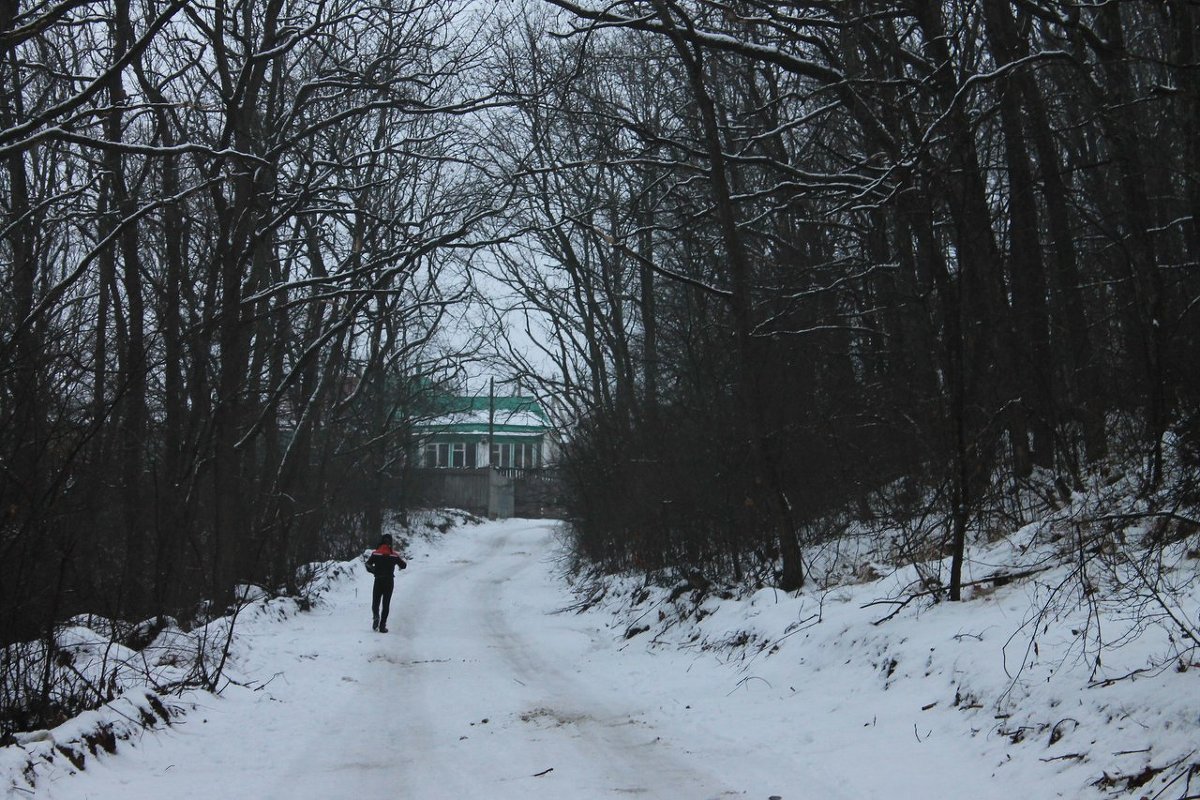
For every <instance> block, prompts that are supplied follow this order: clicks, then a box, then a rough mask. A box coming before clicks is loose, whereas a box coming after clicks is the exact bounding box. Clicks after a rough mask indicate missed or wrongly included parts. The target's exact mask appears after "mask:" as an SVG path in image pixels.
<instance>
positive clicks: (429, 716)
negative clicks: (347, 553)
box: [393, 521, 734, 800]
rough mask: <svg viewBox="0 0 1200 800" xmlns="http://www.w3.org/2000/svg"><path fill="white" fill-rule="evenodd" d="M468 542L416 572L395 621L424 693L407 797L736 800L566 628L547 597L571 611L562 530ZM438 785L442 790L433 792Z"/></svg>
mask: <svg viewBox="0 0 1200 800" xmlns="http://www.w3.org/2000/svg"><path fill="white" fill-rule="evenodd" d="M456 537H457V538H459V541H457V542H454V543H449V542H448V543H447V545H448V547H452V548H454V552H451V553H448V554H447V557H446V558H445V559H444V560H441V563H440V564H438V565H437V566H434V565H430V568H429V569H426V570H421V569H418V570H417V573H419V577H418V574H417V573H414V574H412V575H411V576H406V577H412V578H414V580H411V581H409V582H408V583H407V584H406V585H405V587H404V591H403V592H402V593H401V592H398V595H399V599H400V601H401V602H400V605H399V607H398V609H397V611H394V612H393V613H394V614H395V613H397V612H399V614H400V615H401V616H402V617H403V619H404V622H403V623H402V624H398V625H397V626H396V627H395V630H396V631H397V633H399V634H400V635H401V636H402V637H404V640H405V643H404V645H403V649H404V658H403V659H402V664H403V666H402V669H403V670H404V672H405V677H404V683H405V684H406V686H407V690H406V693H411V694H412V695H414V698H413V704H412V714H413V718H412V720H411V721H412V724H413V731H412V734H411V735H409V736H407V737H406V738H405V742H404V744H403V749H406V750H407V751H408V752H409V753H410V755H411V757H408V758H406V764H405V766H406V772H409V773H410V774H409V776H408V777H407V778H406V780H408V781H410V782H411V785H412V786H413V787H414V791H413V793H411V794H409V795H407V796H411V797H414V798H416V797H428V796H438V797H441V796H445V797H455V798H458V797H486V798H489V800H494V799H495V798H503V797H510V796H511V797H514V798H517V797H520V798H528V797H543V796H544V797H563V796H566V797H573V798H574V797H605V796H621V795H629V794H633V795H641V796H649V797H688V798H711V797H721V796H725V795H728V794H734V793H733V792H729V791H727V787H724V786H722V785H720V783H719V782H718V781H716V780H715V779H714V778H712V777H711V776H709V775H707V774H705V771H704V769H703V767H702V765H699V764H694V763H689V761H688V760H687V758H686V756H685V755H684V754H682V753H679V752H675V751H674V749H673V748H672V746H671V745H670V744H669V743H667V742H664V741H662V740H660V739H659V738H658V737H657V735H656V734H655V732H654V730H653V728H652V727H651V726H649V725H648V724H647V723H645V722H644V721H643V720H641V719H639V718H638V717H639V716H640V714H639V713H638V712H637V709H636V708H633V707H631V706H630V704H629V703H628V701H627V698H626V699H624V701H623V698H622V691H621V687H619V686H616V685H614V684H612V682H611V681H610V680H608V679H607V677H606V676H603V675H597V674H595V670H591V671H589V670H588V669H587V664H586V658H585V655H586V651H587V650H588V649H589V648H590V647H591V646H592V642H591V641H590V640H589V639H588V638H587V636H586V635H585V634H582V633H580V632H578V631H575V630H572V629H571V628H570V627H569V626H567V625H556V624H554V617H553V616H552V612H553V611H554V610H555V605H548V604H547V603H546V602H545V601H546V600H548V599H549V600H551V601H552V602H554V603H556V604H557V606H558V607H561V606H562V605H563V600H564V598H562V596H561V590H560V589H557V588H554V587H551V586H550V585H549V583H550V582H551V580H552V578H551V575H550V571H551V566H550V565H549V564H548V563H547V561H546V559H547V558H548V557H549V555H550V553H552V552H554V551H555V550H556V549H557V548H556V544H555V542H554V538H553V537H554V534H553V529H552V526H551V525H550V524H548V523H546V524H530V523H528V522H526V523H521V522H518V521H510V522H508V523H500V524H495V525H488V526H485V527H483V528H480V529H475V530H471V531H459V532H457V533H456ZM418 566H419V565H418ZM398 588H399V587H398ZM539 589H540V590H541V591H539ZM556 592H557V593H558V594H557V596H555V593H556ZM548 618H549V620H548ZM483 719H487V720H488V722H487V723H483V722H482V720H483ZM456 725H457V731H461V732H460V733H458V736H456V735H455V734H456V729H455V726H456ZM460 737H465V738H460ZM550 768H553V771H551V772H546V773H545V774H543V775H542V776H541V777H533V776H534V775H535V774H536V773H538V772H542V771H544V770H547V769H550ZM439 774H440V775H441V776H442V777H441V778H439V777H438V776H439ZM439 781H444V782H442V783H441V784H440V785H439ZM418 787H420V789H421V791H415V789H417V788H418ZM435 787H436V788H437V791H439V792H441V794H436V795H430V794H422V792H429V791H433V790H434V789H435Z"/></svg>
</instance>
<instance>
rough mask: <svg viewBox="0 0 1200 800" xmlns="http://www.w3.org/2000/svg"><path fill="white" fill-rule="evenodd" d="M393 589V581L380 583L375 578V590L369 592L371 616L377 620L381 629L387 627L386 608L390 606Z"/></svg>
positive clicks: (394, 584)
mask: <svg viewBox="0 0 1200 800" xmlns="http://www.w3.org/2000/svg"><path fill="white" fill-rule="evenodd" d="M394 588H396V582H395V581H381V580H379V579H378V578H376V579H375V588H374V589H372V590H371V616H373V617H376V618H378V619H379V627H381V628H382V627H385V626H386V625H387V618H388V607H389V606H391V604H392V589H394ZM380 606H382V608H381V607H380Z"/></svg>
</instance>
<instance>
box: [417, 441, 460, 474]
mask: <svg viewBox="0 0 1200 800" xmlns="http://www.w3.org/2000/svg"><path fill="white" fill-rule="evenodd" d="M425 466H426V467H427V468H430V469H433V468H440V469H447V468H449V469H463V468H464V467H466V466H467V445H466V443H465V442H454V443H453V444H450V443H447V442H437V443H432V444H427V445H425Z"/></svg>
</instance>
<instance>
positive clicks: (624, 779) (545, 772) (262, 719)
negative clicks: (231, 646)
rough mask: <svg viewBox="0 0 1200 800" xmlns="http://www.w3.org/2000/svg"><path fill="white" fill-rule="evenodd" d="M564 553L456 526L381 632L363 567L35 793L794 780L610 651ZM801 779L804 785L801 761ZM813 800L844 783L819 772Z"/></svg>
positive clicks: (514, 526)
mask: <svg viewBox="0 0 1200 800" xmlns="http://www.w3.org/2000/svg"><path fill="white" fill-rule="evenodd" d="M560 559H561V551H560V549H559V548H558V546H557V542H556V539H555V525H554V524H553V523H544V522H531V521H520V520H514V521H507V522H500V523H489V524H484V525H480V526H477V527H467V528H463V529H460V530H457V531H455V532H453V533H452V534H451V535H448V536H447V537H446V538H445V540H444V541H443V542H441V543H439V544H438V546H436V547H435V548H432V549H431V550H430V552H429V553H428V554H427V555H425V556H420V555H418V556H417V557H415V558H414V559H413V560H412V561H411V563H410V568H409V569H408V570H406V571H405V572H403V573H401V574H400V576H399V578H398V581H397V588H396V594H395V597H394V598H393V603H392V619H391V623H390V628H391V630H390V632H389V633H388V634H376V633H373V632H372V631H371V629H370V619H369V618H370V612H369V609H368V605H369V597H370V580H371V579H370V576H369V575H367V573H366V572H365V571H364V572H361V573H360V574H359V575H358V577H356V578H355V579H354V580H351V581H345V582H343V583H341V584H340V585H338V586H336V587H335V588H334V589H333V590H332V591H331V592H330V593H329V594H328V595H327V596H326V602H325V603H323V604H322V605H321V606H320V607H319V608H318V609H317V610H315V611H313V612H311V613H307V614H302V615H300V616H298V617H295V618H293V619H289V620H287V621H284V622H265V623H261V624H253V625H249V626H244V627H243V628H242V630H241V634H240V635H241V636H242V637H243V641H244V645H243V647H242V649H241V653H240V664H239V670H240V671H241V672H242V673H244V674H247V675H254V676H256V677H257V679H258V680H260V681H261V680H267V679H269V678H271V676H272V675H273V676H274V677H273V678H271V679H270V681H269V683H268V684H267V685H266V686H265V688H261V689H258V690H255V691H252V690H249V689H240V688H238V687H233V688H232V689H231V690H229V691H228V692H227V693H226V695H225V696H224V697H223V698H222V699H219V700H216V701H209V702H208V703H207V705H206V706H202V707H200V708H198V709H196V710H194V711H192V712H190V713H189V714H188V715H187V716H186V717H185V718H184V719H183V720H182V722H181V724H178V725H176V726H174V727H173V728H171V729H170V730H167V731H163V732H151V733H148V734H146V735H145V736H143V737H141V738H140V739H139V740H138V741H137V742H136V743H134V745H133V746H132V747H130V746H123V747H122V749H121V752H120V753H119V754H118V755H116V756H110V757H104V758H101V759H99V760H98V761H93V762H92V763H91V764H90V765H89V767H88V769H87V770H86V771H85V772H83V773H81V774H79V775H76V776H71V777H64V778H61V779H60V780H57V781H55V782H54V783H53V784H51V785H46V786H44V787H41V788H40V790H39V794H43V793H44V794H45V796H47V797H55V798H60V797H61V798H68V797H70V798H94V799H95V800H100V799H101V798H113V799H114V800H115V799H116V798H121V799H122V800H139V799H140V798H146V799H147V800H149V798H154V799H155V800H158V799H159V798H163V797H170V798H172V799H173V800H187V799H188V798H196V799H197V800H199V799H200V798H204V800H209V799H210V798H217V797H241V798H258V799H260V800H271V799H273V798H278V799H279V800H285V799H286V800H302V799H304V798H314V799H315V798H340V797H353V798H361V799H363V800H367V799H369V798H422V799H424V798H434V799H436V798H455V799H458V798H476V797H478V798H488V800H502V799H503V798H531V797H548V798H551V797H552V798H590V797H619V796H626V795H633V796H643V797H654V798H677V797H678V798H713V797H723V796H750V797H760V798H762V800H766V798H767V797H769V796H770V795H772V794H781V793H783V787H784V786H786V785H789V784H792V781H791V780H790V779H789V778H788V776H786V775H784V774H782V773H781V767H783V766H784V765H782V764H780V763H779V762H778V760H777V759H776V758H775V757H774V756H773V755H772V754H770V753H757V754H756V752H755V751H753V750H750V751H748V750H746V749H745V747H744V744H742V743H739V742H738V741H737V737H736V735H735V734H734V733H733V732H730V731H722V730H720V729H719V727H718V728H717V729H713V728H712V727H705V726H703V725H701V726H700V727H691V726H688V725H686V724H684V725H681V724H680V723H681V722H682V721H683V720H681V719H680V718H681V717H686V715H688V714H689V713H690V711H689V709H690V708H691V706H690V705H688V703H687V702H685V698H684V696H685V695H687V694H688V692H687V690H686V688H684V687H682V686H681V680H682V681H683V682H686V680H685V679H686V676H679V675H671V674H666V673H659V674H655V671H654V670H653V667H654V664H653V663H652V659H647V658H644V657H642V658H628V659H623V658H622V656H623V655H629V656H633V655H635V654H634V653H628V654H622V653H621V652H620V645H619V644H618V642H619V641H620V637H619V635H615V634H614V632H613V631H612V630H610V629H607V628H604V627H602V626H600V625H599V624H598V622H597V620H596V619H595V618H594V615H576V614H573V613H570V612H563V611H562V609H563V607H564V606H565V605H567V604H568V603H569V602H570V600H571V598H570V596H569V594H568V593H566V592H565V591H564V587H563V583H562V581H561V578H560V577H559V576H560V573H561V566H560V563H559V561H560ZM614 638H615V639H616V641H614ZM619 661H627V662H629V663H626V664H624V666H621V667H618V666H617V665H618V662H619ZM685 732H686V733H685ZM716 754H722V755H723V756H724V757H722V758H716V757H715V755H716ZM758 759H762V760H763V763H761V764H756V763H755V762H756V760H758ZM753 775H757V776H758V777H757V778H756V779H754V778H748V777H747V776H753ZM748 782H750V783H756V784H758V785H756V786H751V785H747V783H748ZM805 783H806V784H807V785H808V787H809V788H810V789H813V788H814V786H813V778H812V776H810V778H809V779H808V780H806V781H805ZM792 785H794V784H792ZM806 794H807V792H806ZM791 796H792V797H796V796H797V795H796V794H795V793H792V794H791ZM810 796H814V797H822V798H837V797H839V796H841V795H840V793H839V792H837V791H835V790H834V789H833V788H832V787H831V786H830V785H818V786H817V787H816V788H815V790H814V791H813V793H812V794H811V795H810Z"/></svg>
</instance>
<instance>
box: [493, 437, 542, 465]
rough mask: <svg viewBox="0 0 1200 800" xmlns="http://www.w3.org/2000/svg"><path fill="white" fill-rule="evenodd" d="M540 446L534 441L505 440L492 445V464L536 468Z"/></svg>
mask: <svg viewBox="0 0 1200 800" xmlns="http://www.w3.org/2000/svg"><path fill="white" fill-rule="evenodd" d="M537 465H538V446H537V444H536V443H534V442H504V443H502V444H494V445H492V466H493V467H504V468H510V469H535V468H536V467H537Z"/></svg>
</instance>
